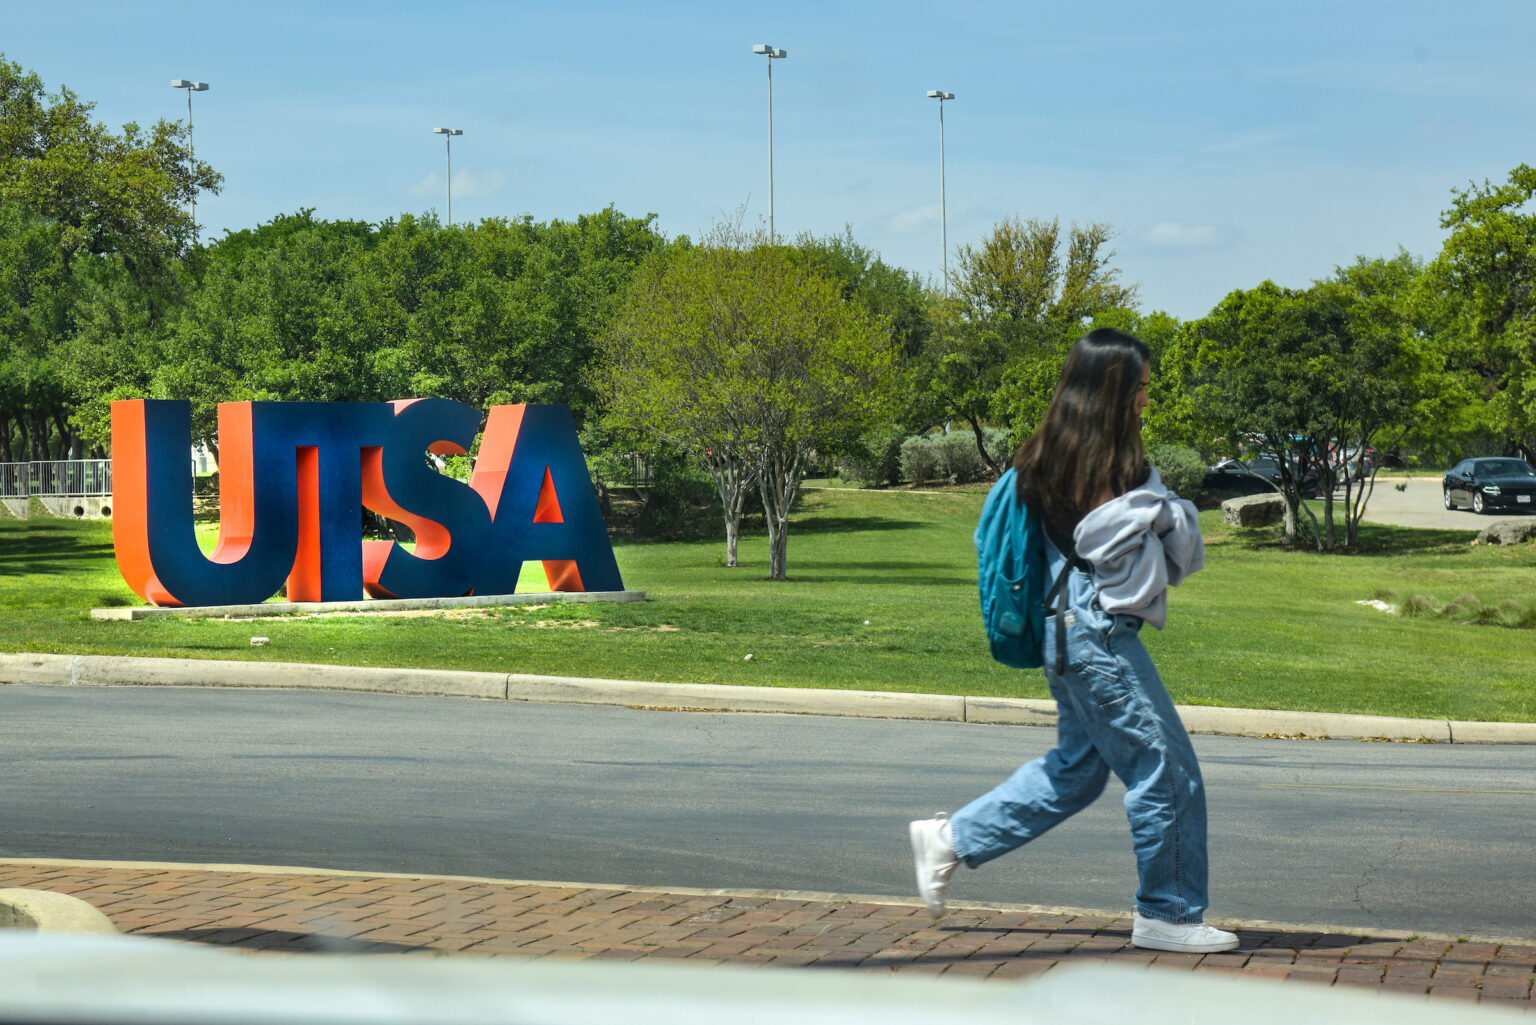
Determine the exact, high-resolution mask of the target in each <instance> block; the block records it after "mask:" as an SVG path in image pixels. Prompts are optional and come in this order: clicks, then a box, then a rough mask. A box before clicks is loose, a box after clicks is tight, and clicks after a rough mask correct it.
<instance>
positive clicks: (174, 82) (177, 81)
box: [171, 78, 192, 89]
mask: <svg viewBox="0 0 1536 1025" xmlns="http://www.w3.org/2000/svg"><path fill="white" fill-rule="evenodd" d="M171 88H172V89H190V88H192V83H191V82H189V81H187V80H186V79H185V78H173V79H171Z"/></svg>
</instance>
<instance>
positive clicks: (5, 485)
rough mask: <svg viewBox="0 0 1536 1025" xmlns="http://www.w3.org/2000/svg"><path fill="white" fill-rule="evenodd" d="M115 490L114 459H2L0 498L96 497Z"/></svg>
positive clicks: (0, 464) (0, 466)
mask: <svg viewBox="0 0 1536 1025" xmlns="http://www.w3.org/2000/svg"><path fill="white" fill-rule="evenodd" d="M110 494H112V460H110V459H50V460H44V461H41V462H30V463H0V498H28V497H30V496H33V495H67V496H69V497H72V498H74V497H79V498H86V497H95V496H106V495H110Z"/></svg>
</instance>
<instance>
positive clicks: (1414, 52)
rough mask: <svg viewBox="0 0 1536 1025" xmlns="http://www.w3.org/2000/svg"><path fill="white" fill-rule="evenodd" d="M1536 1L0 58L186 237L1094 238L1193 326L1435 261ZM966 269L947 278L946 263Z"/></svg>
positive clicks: (858, 12) (384, 23)
mask: <svg viewBox="0 0 1536 1025" xmlns="http://www.w3.org/2000/svg"><path fill="white" fill-rule="evenodd" d="M1533 30H1536V4H1533V3H1531V2H1530V0H1489V2H1475V0H1474V2H1472V3H1469V4H1467V5H1453V4H1450V3H1446V2H1445V0H1435V2H1422V0H1398V2H1377V0H1332V2H1312V0H1296V2H1264V0H1256V2H1253V3H1237V4H1234V3H1231V2H1226V3H1214V2H1204V0H1202V2H1195V3H1183V4H1164V5H1159V4H1154V3H1146V2H1137V3H1129V2H1126V3H1122V2H1106V3H1077V4H1072V3H1055V4H1040V3H1002V2H997V3H990V2H968V0H953V2H951V3H950V4H947V5H940V4H935V3H931V2H930V3H923V4H917V3H872V2H863V0H858V2H853V0H850V2H843V3H826V2H823V3H801V2H784V3H772V4H770V3H755V4H746V3H737V4H731V3H721V2H716V3H707V4H706V3H681V2H651V3H618V2H580V0H575V2H570V3H559V4H556V3H543V4H522V3H462V2H451V0H450V2H445V3H435V4H430V5H429V4H425V3H420V4H417V3H390V2H375V3H366V4H365V3H350V2H348V3H326V2H324V0H314V2H311V3H304V4H297V3H288V2H275V3H267V4H238V5H237V4H230V3H225V2H222V0H213V2H208V3H203V4H201V5H198V4H175V5H173V4H164V3H156V4H147V3H138V2H118V3H96V2H73V0H53V2H51V3H48V4H28V3H23V2H22V0H0V52H4V53H5V55H6V57H7V58H8V59H10V60H13V61H17V62H19V63H21V64H22V65H24V66H26V67H29V68H32V69H33V70H35V71H37V72H38V73H39V74H40V75H42V77H43V79H44V81H45V82H46V83H47V85H48V86H49V88H50V89H52V88H56V87H57V86H59V85H60V84H64V85H68V86H69V87H70V88H71V89H73V90H75V91H76V92H77V93H79V94H80V95H82V96H83V97H85V98H87V99H92V100H95V101H96V103H97V114H98V116H99V117H100V118H101V119H102V120H104V121H106V122H107V123H108V124H110V125H112V126H113V127H114V128H116V127H120V126H121V125H122V123H123V122H125V121H130V120H134V121H138V122H140V123H144V124H148V123H152V122H153V121H155V120H156V119H158V118H168V119H177V118H181V117H184V116H185V114H186V95H185V93H183V92H181V91H179V90H175V91H173V90H172V89H171V88H170V85H169V83H170V80H171V79H173V78H191V79H198V80H202V81H206V82H208V83H210V86H211V88H210V90H209V91H208V92H205V93H199V94H197V95H196V96H195V97H194V100H193V104H194V106H193V114H194V122H195V126H196V144H197V152H198V155H199V156H200V157H203V158H205V159H207V160H208V161H210V162H211V163H212V164H213V165H214V166H215V167H216V168H217V169H219V170H220V171H222V172H223V173H224V175H225V178H226V181H225V186H224V191H223V194H222V195H219V196H216V197H205V199H204V200H203V202H201V203H200V204H199V206H198V215H199V217H198V219H199V221H200V222H202V223H203V224H204V225H205V228H206V230H205V238H206V237H208V236H209V235H212V236H213V237H217V236H218V235H220V234H222V232H223V231H224V230H226V229H238V228H243V227H249V226H252V225H254V224H257V223H259V222H261V221H264V220H267V219H269V218H271V217H272V216H274V215H276V214H279V213H285V212H291V211H294V210H298V209H300V208H302V207H313V208H315V210H316V212H317V215H318V216H321V217H328V218H358V219H363V220H370V221H377V220H381V219H383V218H386V217H392V216H398V215H399V214H400V213H403V212H417V213H419V212H422V211H426V210H431V209H435V210H438V211H439V213H441V212H442V209H443V207H444V178H445V175H444V166H443V165H444V144H443V139H442V137H440V136H435V135H433V134H431V129H432V128H433V127H434V126H438V125H442V126H448V127H454V128H462V129H463V130H464V135H463V136H462V137H461V138H458V139H456V140H454V147H453V169H454V182H453V185H454V189H453V214H454V219H455V220H457V221H464V220H478V219H480V218H484V217H498V216H519V215H522V214H525V213H526V214H531V215H532V216H533V217H535V218H536V219H539V220H545V219H549V218H557V217H558V218H567V219H568V218H574V217H575V216H577V215H578V214H581V213H586V212H590V211H593V210H597V209H601V208H602V207H604V206H607V205H608V204H610V203H611V204H613V205H615V206H616V207H617V208H618V209H620V210H621V211H623V212H625V213H629V214H636V215H639V214H645V213H655V214H657V215H658V224H659V226H660V228H661V230H662V231H664V232H665V233H667V234H668V235H679V234H688V235H697V234H699V233H700V232H701V231H703V230H705V229H707V228H708V227H709V225H710V224H711V222H712V221H714V220H716V219H719V218H721V217H724V216H729V215H731V214H732V213H733V212H734V211H735V210H736V209H737V208H738V207H739V206H740V205H741V204H743V203H747V204H748V206H747V209H748V214H749V217H751V218H755V217H757V216H763V217H764V218H766V215H767V212H768V148H767V70H766V68H765V64H766V58H763V57H757V56H754V55H753V54H752V52H751V48H752V45H753V44H754V43H771V44H772V45H774V46H778V47H783V48H784V49H786V50H787V51H788V52H789V56H788V58H786V59H785V60H782V61H775V62H774V69H773V127H774V161H775V163H774V184H775V220H776V224H777V228H778V231H779V233H780V234H781V235H794V234H797V233H799V232H801V231H811V232H814V233H816V234H818V235H822V234H829V233H840V232H841V231H842V230H843V228H844V226H845V225H847V226H851V227H852V229H853V233H854V235H855V237H856V238H857V239H858V240H859V241H860V242H862V243H864V244H865V245H867V246H869V247H870V248H872V249H874V250H876V251H878V252H879V253H880V254H881V255H882V256H883V257H884V258H885V259H886V260H887V261H889V262H891V263H894V264H897V265H900V266H903V267H906V268H909V269H911V270H914V271H916V272H918V273H919V274H922V275H924V276H933V277H934V278H935V279H937V275H938V272H939V267H940V260H941V252H942V249H941V245H940V241H939V239H940V220H939V213H940V207H939V167H938V164H939V153H938V149H939V146H938V135H939V132H938V128H939V125H938V109H937V107H938V104H937V103H936V102H935V101H933V100H930V99H927V98H926V97H925V95H924V94H925V92H926V91H927V90H929V89H944V90H948V91H950V92H953V93H955V94H956V98H955V100H954V101H952V102H948V103H946V104H945V128H946V154H947V170H948V225H949V241H950V248H951V252H953V250H954V249H955V248H956V247H957V246H959V245H960V244H962V243H967V242H971V243H974V242H976V241H978V240H979V239H981V238H982V237H983V236H984V235H985V233H986V232H987V231H988V230H989V229H990V228H991V226H992V225H993V224H995V223H996V222H997V221H998V220H1000V219H1001V218H1003V217H1007V216H1010V215H1018V216H1022V217H1043V218H1050V217H1059V218H1061V220H1062V221H1063V222H1069V221H1073V220H1077V221H1092V220H1097V221H1107V222H1109V223H1111V224H1112V225H1113V226H1114V228H1115V229H1116V230H1117V232H1118V236H1117V238H1116V240H1115V247H1116V250H1117V252H1118V257H1117V263H1118V264H1119V266H1120V267H1121V268H1122V270H1123V273H1124V276H1125V279H1126V280H1127V281H1128V282H1132V283H1136V284H1138V285H1139V286H1140V290H1141V302H1142V306H1143V308H1145V309H1148V310H1152V309H1163V310H1167V311H1168V312H1171V313H1173V314H1175V315H1177V316H1179V317H1183V318H1193V317H1198V316H1201V315H1203V314H1205V313H1206V312H1207V311H1208V310H1209V309H1210V308H1211V306H1213V305H1214V304H1215V303H1216V302H1218V301H1219V300H1220V299H1221V298H1222V296H1224V295H1225V294H1226V293H1227V292H1229V291H1231V290H1232V289H1235V288H1249V287H1252V286H1254V285H1256V284H1258V283H1259V282H1260V281H1262V280H1264V279H1266V278H1269V279H1273V280H1275V281H1277V282H1279V283H1281V284H1283V285H1296V286H1304V285H1306V284H1308V283H1309V282H1311V281H1312V280H1314V279H1316V278H1319V277H1324V276H1326V275H1328V274H1329V273H1331V271H1332V269H1333V267H1334V266H1336V265H1338V264H1340V263H1348V262H1350V261H1351V260H1352V259H1353V258H1354V257H1355V256H1356V255H1357V254H1365V255H1371V256H1374V255H1390V254H1392V253H1394V252H1396V250H1397V248H1398V247H1399V246H1402V247H1404V248H1406V249H1407V250H1408V251H1409V252H1412V253H1415V254H1417V255H1420V256H1423V257H1429V256H1433V255H1434V253H1435V252H1437V251H1438V249H1439V246H1440V242H1441V240H1442V238H1443V234H1444V233H1443V232H1442V231H1441V229H1440V227H1439V213H1440V211H1441V210H1443V209H1444V208H1445V207H1446V206H1447V204H1448V200H1449V197H1450V190H1451V189H1452V188H1453V187H1455V186H1464V185H1466V184H1467V182H1468V181H1469V180H1477V181H1481V180H1482V179H1484V178H1491V179H1494V180H1498V179H1502V178H1503V177H1504V176H1505V175H1506V174H1507V172H1508V171H1509V169H1510V168H1512V167H1514V166H1515V165H1516V164H1518V163H1520V162H1522V161H1526V162H1536V131H1533V129H1532V127H1531V126H1532V124H1533V121H1536V75H1533V72H1532V61H1531V57H1530V54H1531V51H1532V48H1533V45H1536V31H1533ZM951 259H953V258H951Z"/></svg>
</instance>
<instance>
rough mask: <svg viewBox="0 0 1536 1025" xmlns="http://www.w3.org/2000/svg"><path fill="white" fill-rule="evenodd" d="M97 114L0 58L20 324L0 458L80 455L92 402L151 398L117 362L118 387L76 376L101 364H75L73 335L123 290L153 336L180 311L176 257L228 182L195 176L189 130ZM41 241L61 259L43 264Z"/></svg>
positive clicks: (11, 259) (10, 285) (142, 380)
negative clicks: (209, 196)
mask: <svg viewBox="0 0 1536 1025" xmlns="http://www.w3.org/2000/svg"><path fill="white" fill-rule="evenodd" d="M93 107H94V105H93V104H91V103H88V102H85V101H83V100H81V99H80V98H79V97H78V96H76V95H75V94H74V93H73V92H71V91H70V90H69V89H67V88H60V89H59V90H58V92H57V93H54V94H48V93H47V92H46V90H45V88H44V86H43V83H42V80H41V79H40V78H39V77H38V76H37V75H36V74H34V73H31V72H28V71H26V70H25V69H23V68H22V67H21V65H19V64H16V63H13V62H11V61H9V60H6V59H5V57H4V55H0V208H3V209H4V210H5V211H6V212H5V213H4V214H0V219H3V220H4V221H5V228H6V230H5V232H4V234H5V235H6V238H7V243H8V244H6V245H4V246H0V262H3V263H4V266H3V267H0V280H3V281H4V289H5V293H6V297H7V299H8V300H9V305H10V310H11V312H12V314H14V315H13V316H4V317H3V319H4V320H5V324H4V325H3V326H0V332H3V337H0V377H3V378H4V381H0V402H3V403H4V405H3V407H0V432H3V437H0V454H4V452H3V450H4V449H7V448H10V449H13V451H12V454H13V455H15V454H17V453H16V452H15V451H14V449H15V448H17V447H19V448H23V449H25V450H26V451H27V453H28V454H29V455H30V456H31V457H32V458H44V457H45V455H50V454H51V455H54V456H63V455H72V454H78V453H77V449H78V447H79V443H80V436H79V432H80V429H81V427H82V423H81V421H80V420H79V419H78V418H77V415H76V414H77V413H78V412H79V406H80V404H81V403H82V402H83V401H84V400H86V399H87V398H90V397H92V396H95V395H98V394H100V393H101V392H102V391H104V390H106V389H116V390H117V391H118V392H119V393H123V394H138V395H143V394H146V393H147V391H148V388H149V381H148V375H149V368H150V367H151V366H152V365H153V363H152V361H150V360H145V359H138V358H135V359H132V360H128V361H126V362H121V361H120V362H119V363H118V364H117V365H116V366H115V367H114V368H113V373H112V375H111V376H110V377H102V378H98V377H91V376H89V375H86V376H81V373H82V372H83V371H85V370H88V369H89V367H90V366H91V365H92V361H91V360H82V359H76V358H75V356H74V355H72V354H71V353H70V352H69V351H67V350H69V349H71V348H79V345H80V344H83V343H77V342H76V341H75V339H74V335H73V332H74V331H75V329H76V328H77V327H78V326H79V325H80V324H81V323H83V322H91V323H97V324H99V323H100V322H101V318H100V316H98V314H99V312H100V311H99V310H95V309H90V308H89V307H98V306H100V300H101V299H102V296H103V294H104V293H103V292H102V291H101V289H102V287H103V284H104V283H105V282H109V281H114V280H115V279H116V278H117V277H119V276H121V277H122V278H123V279H124V280H125V281H126V283H127V285H128V286H129V288H130V290H131V292H132V302H133V304H135V305H137V306H139V307H141V308H142V309H143V311H144V313H143V318H142V319H144V320H145V322H146V323H147V324H148V325H149V327H150V328H153V327H154V326H155V325H156V324H157V322H158V321H159V320H160V319H161V318H162V317H163V316H164V315H165V313H166V312H167V311H168V310H169V309H170V308H172V307H173V306H174V305H175V304H176V302H177V301H178V299H179V287H180V285H181V283H182V281H183V277H182V275H181V274H180V262H181V257H182V255H183V254H185V253H186V252H187V250H188V247H189V243H190V241H191V240H192V238H193V234H194V232H193V225H192V221H191V218H190V216H189V215H188V213H187V210H186V207H187V204H188V202H189V201H190V200H191V199H192V197H193V196H195V195H196V194H197V193H199V192H205V191H206V192H217V191H218V189H219V185H220V182H221V180H222V179H221V177H220V176H219V175H218V173H217V172H215V171H214V170H213V169H212V168H211V167H209V166H208V165H207V164H206V163H203V162H195V163H189V161H188V156H189V150H188V147H187V146H186V145H185V144H184V140H185V139H186V133H187V129H186V127H185V126H184V125H180V124H176V123H172V122H167V121H160V122H158V123H157V124H155V125H154V126H153V127H152V128H151V129H149V130H148V131H144V130H141V129H140V128H139V126H138V125H135V124H131V123H130V124H127V125H125V126H124V127H123V129H122V131H121V132H113V131H111V130H109V129H108V128H107V127H106V126H105V125H103V124H101V123H100V122H98V121H95V120H93V118H92V110H93ZM18 211H25V212H24V213H21V212H18ZM17 233H19V234H17ZM45 236H46V247H47V248H50V249H51V250H52V252H53V255H51V256H48V257H46V258H44V255H43V253H42V250H41V249H40V248H39V247H40V246H42V245H43V242H42V240H43V239H44V237H45ZM107 293H109V294H110V297H111V298H112V300H113V302H114V303H115V304H117V305H119V306H120V305H121V303H122V302H123V301H125V299H126V297H127V292H125V290H124V288H122V287H119V286H118V284H113V286H112V287H111V288H110V289H108V290H107ZM23 323H24V324H25V330H24V331H22V330H21V328H20V327H19V325H21V324H23ZM119 349H120V350H121V349H122V347H121V346H119ZM129 351H130V352H131V354H132V355H134V356H136V357H137V356H139V355H141V354H142V353H141V350H138V349H134V350H129ZM96 362H97V363H99V362H101V361H99V360H98V361H96ZM18 382H20V383H18ZM87 440H95V441H98V442H102V441H104V438H102V437H89V436H88V438H87ZM13 442H14V445H13ZM50 442H51V450H50Z"/></svg>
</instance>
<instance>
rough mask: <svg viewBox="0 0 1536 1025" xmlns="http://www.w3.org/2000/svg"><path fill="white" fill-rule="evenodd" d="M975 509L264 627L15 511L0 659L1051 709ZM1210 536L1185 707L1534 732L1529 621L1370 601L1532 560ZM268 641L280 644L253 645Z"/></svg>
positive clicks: (1197, 592) (1372, 531)
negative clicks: (185, 608) (1464, 722)
mask: <svg viewBox="0 0 1536 1025" xmlns="http://www.w3.org/2000/svg"><path fill="white" fill-rule="evenodd" d="M982 497H983V496H982V492H980V491H964V492H957V493H952V494H950V493H942V494H918V493H911V492H858V491H809V492H807V493H806V494H805V497H804V500H803V504H802V506H801V507H800V508H799V509H798V511H797V513H796V515H795V518H794V523H793V527H792V530H791V534H790V544H789V572H790V578H791V579H790V580H789V581H788V582H787V583H775V582H771V581H768V580H766V579H764V578H765V576H766V573H767V542H766V539H765V538H764V537H763V536H761V535H760V534H758V535H754V534H752V533H750V532H749V533H748V535H747V536H746V537H744V539H743V541H742V545H741V561H742V565H741V566H739V567H737V568H734V569H727V568H724V567H723V566H721V565H720V559H721V555H722V553H723V545H722V544H720V543H719V542H687V543H667V544H644V543H624V544H619V545H618V546H616V550H617V555H618V560H619V566H620V569H621V570H622V572H623V575H624V581H625V584H626V586H629V587H632V588H637V589H642V590H644V591H646V592H647V595H648V598H649V600H648V601H646V602H644V603H634V604H591V605H555V606H541V607H528V606H511V607H506V608H500V609H492V610H457V611H450V612H446V613H438V614H433V615H429V616H419V617H402V616H380V615H349V616H326V617H302V618H300V617H289V618H280V619H273V620H260V621H254V622H253V621H242V620H234V621H223V620H195V619H181V618H169V619H158V620H151V621H145V622H136V623H132V622H102V621H95V620H92V619H90V618H89V615H88V610H89V609H90V608H92V607H100V606H108V605H126V604H139V600H138V599H137V598H136V597H135V596H134V595H132V593H131V592H130V591H129V590H128V588H127V587H126V585H125V584H124V583H123V582H122V579H121V577H119V576H118V574H117V569H116V565H115V562H114V560H113V558H112V545H111V529H110V526H108V525H107V524H103V523H88V522H74V521H64V520H52V519H41V518H32V519H29V520H27V521H18V520H5V521H0V614H3V616H0V651H31V652H64V653H75V654H111V655H153V656H168V657H185V658H214V659H219V658H223V659H240V660H260V661H285V662H319V663H329V664H337V665H373V666H386V665H387V666H409V667H421V668H439V669H474V670H486V671H496V672H522V673H547V674H554V675H565V676H594V677H611V678H619V679H635V680H662V681H672V682H680V683H727V684H748V685H758V686H781V687H825V688H837V689H861V690H890V691H916V692H927V693H947V694H973V695H1004V696H1015V697H1045V696H1047V691H1046V687H1045V681H1044V678H1043V677H1042V675H1041V674H1040V672H1039V671H1032V672H1020V671H1016V670H1010V669H1007V668H1005V667H1003V666H1000V665H998V664H996V663H994V662H993V661H992V660H991V659H990V657H989V656H988V654H987V650H986V643H985V640H984V638H983V636H982V633H981V625H980V615H979V613H978V611H977V607H976V592H975V559H974V553H973V551H972V548H971V531H972V529H973V528H974V526H975V521H976V515H977V512H978V511H979V509H980V504H981V499H982ZM1201 525H1202V529H1203V531H1204V532H1205V535H1206V538H1207V542H1208V553H1207V568H1206V570H1205V571H1204V572H1203V573H1199V574H1196V575H1195V576H1194V577H1192V578H1191V579H1190V580H1189V582H1188V583H1187V584H1186V585H1185V586H1183V587H1181V588H1178V589H1175V590H1174V591H1173V592H1172V593H1171V594H1170V601H1169V606H1170V612H1169V624H1170V625H1169V628H1168V630H1166V631H1164V632H1161V633H1159V632H1157V631H1153V630H1150V629H1149V630H1147V631H1146V632H1145V633H1144V635H1143V636H1144V638H1145V640H1146V643H1147V647H1148V648H1149V649H1150V650H1151V652H1152V655H1153V658H1154V659H1155V660H1156V661H1157V663H1158V665H1159V667H1160V668H1161V670H1162V672H1163V676H1164V678H1165V680H1166V681H1167V684H1168V688H1169V690H1170V692H1171V693H1172V694H1173V696H1174V699H1175V700H1176V701H1179V702H1181V703H1189V704H1209V705H1227V706H1235V707H1248V708H1290V709H1305V710H1314V711H1330V712H1362V713H1375V714H1385V715H1404V716H1415V717H1426V718H1441V717H1444V718H1453V719H1486V720H1503V721H1519V722H1531V721H1536V684H1533V682H1532V680H1531V667H1532V666H1533V665H1536V630H1530V629H1510V628H1505V627H1501V626H1496V625H1486V624H1477V623H1472V622H1467V621H1464V620H1463V619H1457V618H1455V617H1451V616H1437V615H1432V614H1431V615H1420V616H1416V617H1404V616H1398V615H1393V614H1389V613H1384V612H1382V611H1378V610H1377V609H1374V608H1371V607H1368V606H1364V605H1360V604H1357V602H1359V601H1361V600H1363V599H1369V598H1373V597H1383V596H1385V597H1387V599H1388V600H1389V601H1406V600H1408V599H1409V598H1411V597H1413V596H1424V597H1426V598H1432V599H1434V602H1440V603H1449V602H1452V601H1456V600H1461V604H1462V606H1463V607H1464V606H1465V604H1466V602H1465V599H1466V598H1467V597H1468V596H1472V597H1474V598H1475V599H1476V600H1477V601H1478V602H1479V603H1481V604H1482V605H1484V606H1486V607H1490V608H1493V607H1497V606H1498V604H1499V603H1500V602H1506V603H1510V602H1516V603H1517V602H1520V601H1522V600H1525V599H1527V598H1528V597H1529V595H1530V587H1529V580H1530V576H1531V570H1532V566H1533V565H1536V547H1533V546H1512V547H1510V548H1507V549H1506V548H1496V547H1486V546H1471V545H1470V544H1469V542H1470V540H1471V539H1472V536H1473V534H1472V532H1471V531H1435V530H1414V529H1408V528H1394V527H1383V526H1376V525H1371V524H1366V525H1365V526H1364V527H1362V542H1363V546H1362V547H1363V550H1362V551H1361V552H1359V553H1355V554H1347V555H1319V554H1317V553H1315V552H1310V551H1288V550H1285V549H1283V548H1282V547H1280V546H1279V544H1278V541H1277V536H1276V534H1275V533H1274V532H1273V531H1271V530H1251V531H1247V530H1244V531H1239V530H1235V529H1231V528H1227V527H1225V526H1224V525H1223V524H1222V523H1221V518H1220V514H1219V513H1218V512H1206V513H1202V518H1201ZM1418 604H1420V605H1423V604H1426V603H1424V602H1420V603H1418ZM1429 604H1433V602H1431V603H1429ZM1506 618H1508V617H1506ZM256 634H260V635H262V636H266V637H268V638H270V640H271V643H270V644H269V645H267V646H264V647H255V648H253V647H252V646H251V644H250V639H251V637H252V635H256ZM748 655H750V656H751V658H750V659H748V658H747V656H748Z"/></svg>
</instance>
